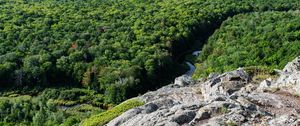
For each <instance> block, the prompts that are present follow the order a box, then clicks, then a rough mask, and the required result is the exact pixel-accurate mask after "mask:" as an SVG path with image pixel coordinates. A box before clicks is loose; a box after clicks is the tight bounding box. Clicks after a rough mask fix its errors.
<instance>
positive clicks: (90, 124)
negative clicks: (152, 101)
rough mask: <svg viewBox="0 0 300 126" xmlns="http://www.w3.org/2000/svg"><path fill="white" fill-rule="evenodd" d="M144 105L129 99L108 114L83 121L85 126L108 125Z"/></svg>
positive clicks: (107, 112)
mask: <svg viewBox="0 0 300 126" xmlns="http://www.w3.org/2000/svg"><path fill="white" fill-rule="evenodd" d="M141 105H144V102H142V101H140V100H137V99H129V100H127V101H125V102H123V103H121V104H119V105H117V106H115V107H114V108H112V109H110V110H107V111H106V112H103V113H100V114H98V115H94V116H91V117H90V118H88V119H86V120H84V121H83V123H82V125H83V126H102V125H104V124H106V123H108V122H109V121H110V120H112V119H114V118H116V117H117V116H119V115H121V114H122V113H124V112H125V111H127V110H129V109H131V108H134V107H138V106H141Z"/></svg>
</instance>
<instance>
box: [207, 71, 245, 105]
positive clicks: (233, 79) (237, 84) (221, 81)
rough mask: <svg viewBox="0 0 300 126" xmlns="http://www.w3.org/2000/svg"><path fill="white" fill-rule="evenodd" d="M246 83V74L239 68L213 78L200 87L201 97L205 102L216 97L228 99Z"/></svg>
mask: <svg viewBox="0 0 300 126" xmlns="http://www.w3.org/2000/svg"><path fill="white" fill-rule="evenodd" d="M248 81H249V76H248V74H247V73H246V72H245V71H244V70H243V69H241V68H240V69H238V70H235V71H231V72H227V73H224V74H221V75H219V76H213V77H211V79H209V80H208V81H206V82H205V83H204V84H203V85H202V95H203V96H204V99H205V100H206V101H209V100H212V99H215V98H216V97H228V96H230V95H231V94H233V93H234V92H236V91H238V90H240V89H241V88H242V87H244V86H245V85H246V84H247V83H248Z"/></svg>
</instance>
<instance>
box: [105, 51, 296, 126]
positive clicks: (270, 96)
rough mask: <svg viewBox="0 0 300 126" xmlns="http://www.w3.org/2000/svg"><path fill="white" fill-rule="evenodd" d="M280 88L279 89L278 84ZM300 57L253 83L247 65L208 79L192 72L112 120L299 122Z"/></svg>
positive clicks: (157, 124) (144, 125) (125, 123)
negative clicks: (196, 79) (273, 75)
mask: <svg viewBox="0 0 300 126" xmlns="http://www.w3.org/2000/svg"><path fill="white" fill-rule="evenodd" d="M274 89H276V90H274ZM299 93H300V57H298V58H296V59H295V60H293V61H292V62H290V63H288V64H287V65H286V67H285V68H284V69H283V70H282V71H280V75H279V77H278V79H267V80H264V81H262V82H261V83H260V84H254V83H253V82H252V81H251V78H250V77H249V75H248V74H247V73H246V72H245V71H244V70H243V69H242V68H240V69H237V70H235V71H230V72H226V73H223V74H220V75H216V74H211V75H210V76H209V77H208V78H207V79H206V81H201V82H194V81H192V80H191V79H190V78H189V77H187V76H181V77H178V78H177V79H176V80H175V84H170V85H168V86H165V87H162V88H161V89H158V90H157V91H152V92H148V93H146V94H144V95H142V96H140V97H139V99H141V100H143V101H144V102H145V103H146V104H145V105H143V106H140V107H137V108H134V109H131V110H128V111H127V112H125V113H123V114H122V115H120V116H119V117H117V118H115V119H114V120H112V121H111V122H109V123H108V124H107V126H190V125H191V126H198V125H204V126H205V125H207V126H208V125H210V126H218V125H245V126H248V125H265V126H268V125H272V126H283V125H284V126H287V125H300V122H299V121H300V98H299V96H297V95H298V94H299Z"/></svg>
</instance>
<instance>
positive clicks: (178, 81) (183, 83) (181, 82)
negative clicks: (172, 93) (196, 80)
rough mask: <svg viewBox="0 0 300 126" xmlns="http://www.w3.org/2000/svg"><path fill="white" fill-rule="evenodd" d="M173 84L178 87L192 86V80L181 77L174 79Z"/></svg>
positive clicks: (187, 77)
mask: <svg viewBox="0 0 300 126" xmlns="http://www.w3.org/2000/svg"><path fill="white" fill-rule="evenodd" d="M174 84H175V85H179V86H186V85H191V84H193V80H192V78H191V77H190V76H188V75H182V76H180V77H177V78H176V79H175V81H174Z"/></svg>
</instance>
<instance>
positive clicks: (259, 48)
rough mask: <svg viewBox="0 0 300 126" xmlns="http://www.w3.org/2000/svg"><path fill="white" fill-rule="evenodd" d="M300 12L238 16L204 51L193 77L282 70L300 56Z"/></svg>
mask: <svg viewBox="0 0 300 126" xmlns="http://www.w3.org/2000/svg"><path fill="white" fill-rule="evenodd" d="M299 22H300V12H299V11H289V12H265V13H251V14H241V15H236V16H234V17H233V18H230V19H228V20H226V21H225V22H224V23H223V24H222V26H221V28H220V29H219V30H217V31H216V32H215V33H214V34H213V35H212V36H211V37H210V38H209V40H208V42H207V44H206V45H205V46H204V47H203V49H202V54H201V55H200V57H199V58H198V60H197V63H198V64H197V72H196V74H195V75H194V76H195V77H196V78H197V77H199V76H207V75H208V74H209V73H212V72H224V71H230V70H233V69H236V68H238V67H253V66H259V67H263V68H267V69H269V70H272V69H282V68H283V67H284V66H285V64H286V63H287V62H289V61H291V60H292V59H294V58H295V57H297V56H299V55H300V51H299V50H300V24H299Z"/></svg>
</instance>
